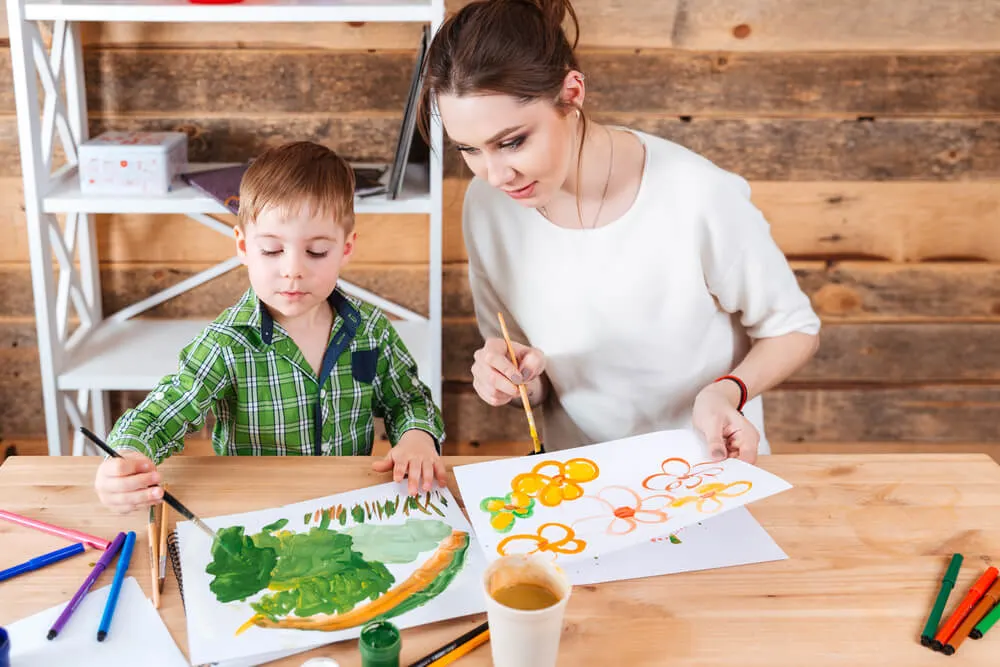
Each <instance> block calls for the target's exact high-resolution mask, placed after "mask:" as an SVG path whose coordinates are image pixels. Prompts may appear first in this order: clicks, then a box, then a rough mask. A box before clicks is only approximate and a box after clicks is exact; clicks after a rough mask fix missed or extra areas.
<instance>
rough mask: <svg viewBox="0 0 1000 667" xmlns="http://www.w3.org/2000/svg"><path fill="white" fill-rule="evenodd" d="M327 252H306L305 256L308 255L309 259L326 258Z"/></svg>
mask: <svg viewBox="0 0 1000 667" xmlns="http://www.w3.org/2000/svg"><path fill="white" fill-rule="evenodd" d="M328 252H329V251H328V250H324V251H323V252H314V251H312V250H307V251H306V254H308V255H309V256H310V257H326V255H327V253H328Z"/></svg>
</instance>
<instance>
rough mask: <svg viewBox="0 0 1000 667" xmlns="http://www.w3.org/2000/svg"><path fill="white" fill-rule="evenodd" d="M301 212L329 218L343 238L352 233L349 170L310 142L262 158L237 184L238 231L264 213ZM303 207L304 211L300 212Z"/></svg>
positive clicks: (266, 153) (351, 175) (336, 157)
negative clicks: (341, 232) (265, 210)
mask: <svg viewBox="0 0 1000 667" xmlns="http://www.w3.org/2000/svg"><path fill="white" fill-rule="evenodd" d="M271 207H274V208H277V209H279V210H281V211H282V212H284V213H286V214H294V213H299V212H301V211H305V212H306V213H307V214H308V215H311V216H317V215H318V216H321V217H325V218H330V219H331V220H333V221H334V222H335V223H336V224H337V225H338V226H339V227H340V228H341V229H343V230H344V234H345V235H346V234H350V233H351V232H352V231H354V170H352V169H351V166H350V165H349V164H347V162H346V161H345V160H344V159H343V158H342V157H340V156H339V155H337V154H336V153H335V152H333V151H332V150H330V149H329V148H327V147H325V146H320V145H319V144H317V143H313V142H311V141H294V142H291V143H287V144H284V145H282V146H277V147H275V148H270V149H268V150H266V151H264V152H263V153H261V154H260V155H259V156H258V157H257V158H256V159H254V160H253V162H251V163H250V166H249V168H247V170H246V172H245V173H244V174H243V179H242V180H241V181H240V206H239V224H240V226H243V225H246V224H247V223H252V222H254V221H255V220H256V219H257V217H258V216H259V215H260V214H261V212H262V211H263V210H264V209H266V208H271ZM303 207H308V208H303Z"/></svg>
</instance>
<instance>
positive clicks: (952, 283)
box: [0, 246, 1000, 324]
mask: <svg viewBox="0 0 1000 667" xmlns="http://www.w3.org/2000/svg"><path fill="white" fill-rule="evenodd" d="M360 248H361V246H359V253H360ZM209 266H210V264H205V263H193V262H192V263H185V264H179V263H157V264H145V263H115V264H103V265H102V269H101V281H102V282H101V284H102V297H103V300H104V307H105V311H106V312H108V313H111V312H114V311H115V310H117V309H118V308H121V307H122V306H124V305H127V304H130V303H134V302H136V301H138V300H140V299H142V298H145V297H147V296H149V295H151V294H153V293H154V292H156V291H157V290H160V289H163V288H166V287H168V286H170V285H173V284H175V283H177V282H179V281H181V280H185V279H187V278H190V277H191V276H193V275H194V274H195V273H197V272H198V271H201V270H203V269H206V268H208V267H209ZM791 266H792V269H793V270H794V272H795V275H796V277H797V278H798V282H799V286H800V287H801V288H802V289H803V291H805V293H806V294H807V295H808V296H809V297H810V299H811V301H812V305H813V308H814V309H815V310H816V311H817V313H818V314H819V315H820V316H821V317H822V319H823V320H824V322H827V323H834V322H856V323H874V322H883V323H887V324H901V323H913V324H918V323H921V322H937V323H942V324H944V323H948V324H956V323H959V322H963V323H971V322H983V323H989V322H992V323H1000V264H997V263H993V264H986V263H979V262H928V263H923V264H901V263H894V262H880V261H871V262H862V261H848V262H829V263H827V262H813V261H793V262H792V263H791ZM344 278H345V279H346V280H349V281H351V282H353V283H355V284H357V285H360V286H361V287H364V288H366V289H370V290H372V291H374V292H376V293H377V294H380V295H382V296H385V297H386V298H388V299H391V300H393V301H396V302H397V303H400V304H402V305H404V306H406V307H407V308H410V309H411V310H416V311H418V312H426V310H427V287H428V279H429V271H428V268H427V265H426V264H422V263H412V264H401V263H397V264H389V263H370V262H351V263H350V264H348V266H347V268H346V269H345V271H344ZM247 284H248V282H247V279H246V275H245V272H244V270H243V269H241V268H237V269H235V270H233V271H230V272H229V273H227V274H225V275H224V276H221V277H220V278H218V279H216V280H214V281H211V282H209V283H207V284H205V285H202V286H200V287H197V288H196V289H195V290H193V291H191V292H188V293H185V294H182V295H181V296H179V297H177V298H175V299H173V300H171V301H168V302H166V303H164V304H163V305H161V306H158V307H157V308H155V309H154V310H152V311H150V312H149V313H148V316H151V317H156V316H159V317H209V316H211V315H213V314H215V313H218V312H220V311H221V310H222V309H223V308H225V307H227V306H229V305H231V303H232V301H233V299H234V298H235V297H236V296H238V295H239V294H241V293H242V291H243V289H245V287H246V285H247ZM441 300H442V306H443V311H444V315H445V317H450V318H463V317H472V316H473V315H474V310H473V302H472V293H471V291H470V289H469V281H468V266H467V265H466V264H465V263H454V264H446V265H444V269H443V274H442V294H441ZM34 312H35V311H34V301H33V294H32V291H31V273H30V270H29V266H28V265H27V264H23V263H9V264H0V313H3V314H5V315H7V316H10V317H31V316H33V314H34Z"/></svg>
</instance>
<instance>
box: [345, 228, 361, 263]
mask: <svg viewBox="0 0 1000 667" xmlns="http://www.w3.org/2000/svg"><path fill="white" fill-rule="evenodd" d="M357 240H358V233H357V232H351V233H350V234H348V235H347V238H345V239H344V259H343V263H346V262H347V261H348V260H349V259H351V255H353V254H354V243H355V242H356V241H357Z"/></svg>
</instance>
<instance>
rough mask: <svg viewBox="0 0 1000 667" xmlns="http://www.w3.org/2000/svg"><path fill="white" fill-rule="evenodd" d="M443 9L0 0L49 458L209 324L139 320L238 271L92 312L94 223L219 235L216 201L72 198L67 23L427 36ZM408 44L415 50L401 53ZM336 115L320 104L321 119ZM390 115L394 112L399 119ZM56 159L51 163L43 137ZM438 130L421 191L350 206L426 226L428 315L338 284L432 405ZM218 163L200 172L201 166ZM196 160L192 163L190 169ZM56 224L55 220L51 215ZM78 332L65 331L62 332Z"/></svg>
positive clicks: (82, 134) (179, 195) (435, 385)
mask: <svg viewBox="0 0 1000 667" xmlns="http://www.w3.org/2000/svg"><path fill="white" fill-rule="evenodd" d="M444 11H445V8H444V0H345V1H343V2H341V1H338V0H244V1H243V2H241V3H238V4H230V5H196V4H192V3H190V2H188V1H187V0H7V20H8V23H9V33H10V52H11V61H12V66H13V80H14V92H15V96H16V100H17V121H18V140H19V143H20V150H21V168H22V176H23V180H24V204H25V215H26V218H27V228H28V242H29V249H30V253H31V276H32V285H33V291H34V298H35V317H36V323H37V330H38V352H39V362H40V367H41V374H42V392H43V402H44V408H45V426H46V434H47V437H48V441H49V453H50V454H53V455H58V454H68V453H73V454H81V453H86V452H90V451H91V450H90V446H89V444H88V443H87V442H86V441H85V440H84V439H83V438H82V437H81V436H80V434H79V428H78V427H80V426H88V427H89V428H91V429H92V430H93V431H95V432H96V433H98V434H100V435H105V434H107V432H108V431H109V430H110V426H111V423H110V422H111V415H110V414H109V409H108V403H107V392H109V391H117V390H148V389H151V388H152V387H153V386H154V385H155V384H156V382H158V381H159V380H160V379H161V378H162V377H163V376H164V375H167V374H168V373H171V372H173V371H174V370H175V369H176V365H177V355H178V352H179V351H180V349H181V348H182V347H183V346H184V345H185V344H186V343H187V342H188V341H190V340H191V338H192V337H193V336H194V335H195V334H196V333H197V332H198V331H199V330H200V329H201V328H202V327H204V326H205V325H206V324H207V323H208V321H207V320H205V321H198V320H163V319H155V320H154V319H142V318H139V317H138V316H139V315H141V314H142V313H143V312H145V311H147V310H149V309H150V308H153V307H154V306H156V305H158V304H160V303H163V302H164V301H167V300H168V299H172V298H174V297H176V296H178V295H179V294H182V293H184V292H186V291H188V290H190V289H193V288H194V287H197V286H198V285H201V284H203V283H205V282H207V281H208V280H212V279H213V278H216V277H218V276H220V275H222V274H223V273H225V272H227V271H230V270H232V269H233V268H235V267H236V266H238V261H237V260H236V259H235V258H229V259H226V260H225V261H222V262H220V263H219V264H217V265H216V266H214V267H212V268H210V269H207V270H205V271H203V272H201V273H199V274H197V275H195V276H192V277H190V278H188V279H186V280H184V281H182V282H181V283H178V284H177V285H174V286H171V287H170V288H167V289H165V290H163V291H161V292H159V293H157V294H153V295H150V296H149V297H147V298H145V299H143V300H142V301H140V302H138V303H135V304H131V305H130V306H128V307H126V308H123V309H122V310H120V311H118V312H117V313H112V314H109V315H105V314H104V313H103V308H102V304H101V286H100V267H99V263H98V262H99V258H98V255H97V242H96V239H95V236H94V232H95V230H94V222H93V215H94V214H102V213H122V214H126V213H147V214H157V213H162V214H184V215H187V216H189V217H190V218H192V219H193V220H195V221H197V222H199V223H201V224H203V225H205V226H207V227H209V228H211V229H214V230H216V231H218V232H219V233H222V234H225V235H226V236H227V237H230V238H231V237H232V229H231V227H230V226H229V225H227V224H225V223H222V222H219V221H218V220H216V219H215V218H212V217H211V215H212V214H226V213H228V211H227V210H226V209H225V207H223V206H222V205H221V204H219V203H217V202H216V201H214V200H212V199H211V198H209V197H206V196H204V195H202V194H200V193H199V192H198V191H196V190H194V189H193V188H190V187H182V188H179V189H177V190H175V191H174V192H171V193H170V194H168V195H166V196H163V197H148V196H142V197H137V196H120V197H117V196H108V195H90V194H83V193H81V192H80V188H79V182H78V179H77V171H76V165H77V150H76V148H77V146H78V145H79V144H80V143H81V142H83V141H85V140H86V139H87V138H88V135H87V107H86V99H87V97H86V88H85V85H86V82H85V81H84V74H83V71H84V70H83V53H82V49H81V43H80V29H79V23H80V22H83V21H103V22H125V21H131V22H222V23H273V22H284V23H289V22H293V23H294V22H309V23H317V22H359V21H362V22H377V21H384V22H419V23H426V24H429V25H430V29H431V32H432V33H433V32H435V31H436V30H437V28H438V27H439V26H440V24H441V22H442V21H443V20H444ZM414 47H416V45H414ZM333 111H335V110H333V109H331V112H333ZM400 112H402V109H401V110H400ZM57 141H58V142H59V145H61V147H62V152H63V154H64V155H65V156H66V162H65V164H61V165H59V166H58V167H57V166H55V165H54V164H53V156H54V155H55V151H54V147H55V145H56V142H57ZM442 143H443V142H442V130H441V127H440V124H439V123H438V122H437V121H436V119H435V122H434V123H432V125H431V151H430V173H429V182H428V178H427V174H426V173H421V171H422V170H421V169H420V168H411V169H410V170H408V172H407V174H406V178H405V179H404V187H403V195H402V196H401V197H400V198H398V199H395V200H390V199H388V198H386V197H385V196H375V197H366V198H359V199H357V200H356V203H355V209H356V211H357V212H358V213H379V214H394V213H398V214H426V215H427V216H428V224H429V225H430V249H429V250H430V262H429V267H428V270H429V274H430V275H429V306H428V314H427V315H426V316H425V315H422V314H419V313H415V312H413V311H410V310H408V309H406V308H404V307H402V306H399V305H397V304H394V303H392V302H390V301H388V300H386V299H384V298H382V297H380V296H378V295H376V294H373V293H371V292H368V291H366V290H364V289H361V288H360V287H358V286H355V285H352V284H350V283H345V282H343V281H342V282H341V285H342V286H343V287H344V288H345V290H347V291H349V292H351V293H353V294H355V295H356V296H358V297H360V298H362V299H365V300H367V301H370V302H372V303H374V304H375V305H377V306H379V307H381V308H382V309H383V310H385V311H386V312H387V313H388V314H389V315H390V316H392V317H393V318H394V319H395V322H394V325H395V326H396V329H397V330H398V331H399V334H400V336H401V337H402V338H403V341H404V342H405V343H406V345H407V347H408V348H409V349H410V352H411V353H412V354H413V356H414V357H415V359H416V360H417V363H418V364H419V366H420V374H421V379H422V380H424V382H426V383H427V384H428V385H429V386H430V387H431V391H432V393H433V395H434V400H435V402H436V403H437V404H438V405H440V404H441V247H442V207H441V189H442V164H441V156H442ZM213 166H220V165H204V167H205V168H210V167H213ZM197 167H198V165H192V166H191V169H192V170H193V169H195V168H197ZM60 216H61V217H62V220H60ZM73 322H77V323H78V324H77V326H76V327H75V328H74V329H72V330H71V328H70V327H71V324H72V323H73Z"/></svg>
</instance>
